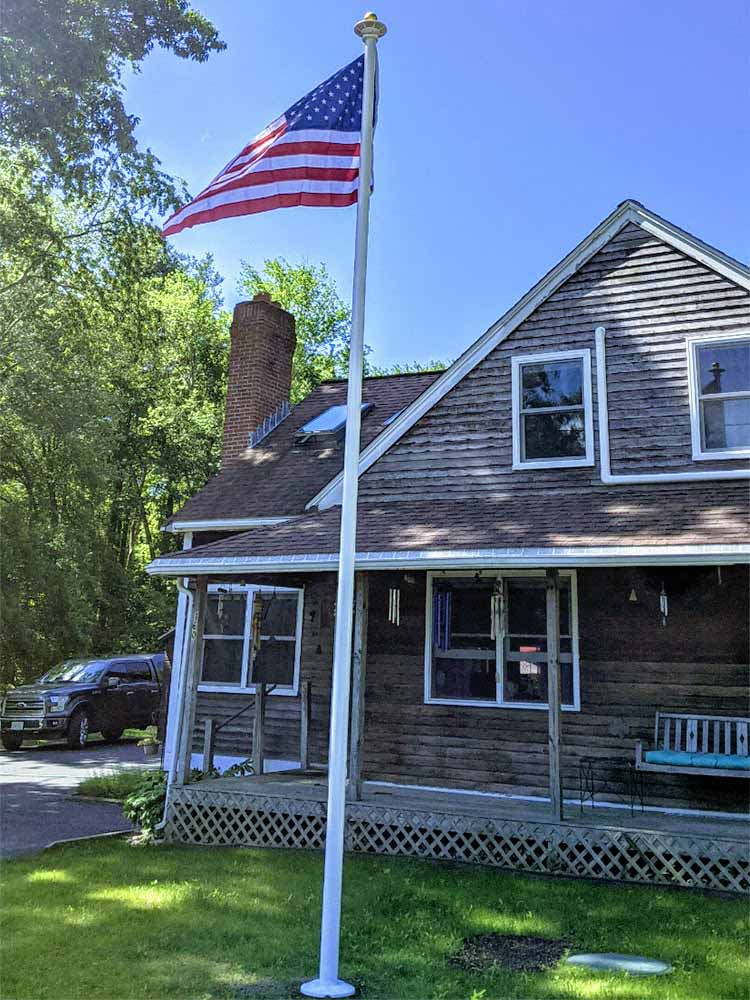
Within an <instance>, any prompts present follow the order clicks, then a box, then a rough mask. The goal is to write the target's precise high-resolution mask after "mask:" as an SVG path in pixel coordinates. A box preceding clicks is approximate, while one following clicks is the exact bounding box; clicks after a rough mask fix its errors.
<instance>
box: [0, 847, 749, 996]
mask: <svg viewBox="0 0 750 1000" xmlns="http://www.w3.org/2000/svg"><path fill="white" fill-rule="evenodd" d="M321 874H322V858H321V857H320V856H319V855H317V854H308V853H304V852H291V851H261V850H240V849H233V850H218V849H214V850H208V849H201V848H177V847H171V848H165V847H162V848H151V847H141V848H136V847H130V846H128V845H127V844H126V843H125V842H124V841H119V840H106V841H90V842H88V843H85V844H77V845H67V846H62V847H58V848H54V849H52V850H50V851H46V852H45V853H43V854H41V855H37V856H35V857H33V858H29V859H20V860H14V861H9V862H6V863H5V865H4V871H3V882H2V895H1V896H0V942H2V944H1V946H0V947H2V952H0V956H1V959H2V964H1V965H0V968H2V981H1V985H0V995H1V996H2V997H3V998H5V1000H10V998H12V1000H47V998H49V1000H60V998H64V1000H79V998H80V1000H83V998H85V1000H139V998H162V997H163V998H171V997H174V998H180V1000H188V998H195V1000H207V998H235V997H243V998H247V997H250V996H255V997H260V998H270V997H283V998H286V997H289V996H290V995H295V994H294V991H293V986H292V985H290V984H297V985H298V984H299V982H300V981H301V980H302V979H304V978H307V977H310V976H312V975H313V974H314V973H315V972H316V960H317V948H318V921H319V907H320V888H321ZM749 930H750V927H749V917H748V909H747V907H746V905H745V903H744V902H742V901H739V900H733V899H722V898H716V897H708V896H701V895H697V894H692V893H686V892H680V891H672V890H665V889H656V888H653V889H649V888H640V887H634V886H627V887H626V886H613V885H609V886H608V885H596V884H590V883H585V882H581V881H573V880H562V879H560V880H543V879H535V878H531V877H528V876H521V875H513V874H506V873H500V872H497V871H492V870H489V869H479V868H468V867H458V866H450V865H438V864H433V863H431V862H426V861H420V860H413V859H395V860H394V859H384V858H374V857H350V858H347V862H346V875H345V899H344V915H343V938H342V950H341V955H342V969H341V971H342V974H343V975H344V976H345V977H346V978H348V979H350V980H354V981H355V983H356V984H357V985H358V986H359V988H360V989H361V991H362V993H363V995H364V996H365V997H366V998H367V1000H376V998H388V1000H399V998H415V1000H416V998H434V1000H441V998H462V1000H468V998H473V1000H491V998H514V1000H516V998H543V1000H553V998H555V1000H556V998H571V997H580V998H595V1000H600V998H604V1000H614V998H617V1000H708V998H711V1000H735V998H745V997H746V996H747V982H748V978H747V977H748V971H750V970H749V969H748V961H747V955H748V947H747V946H748V932H749ZM493 931H495V932H499V933H514V934H516V933H522V934H535V935H540V936H543V937H558V938H565V939H567V940H569V941H571V942H572V943H573V944H574V945H575V946H577V947H579V948H582V949H586V950H600V951H622V952H629V953H633V954H645V955H649V956H652V957H657V958H662V959H665V960H667V961H668V962H671V963H672V964H673V965H674V967H675V971H674V972H673V973H672V974H671V975H669V976H665V977H657V978H648V979H636V978H628V977H627V976H624V975H622V974H612V973H591V972H586V971H584V970H580V969H573V968H570V967H565V966H560V967H559V968H557V969H553V970H551V971H548V972H544V973H536V974H531V973H507V972H502V971H497V970H495V971H490V972H485V973H468V972H463V971H461V970H460V969H457V968H455V967H453V966H451V965H449V964H448V962H447V959H448V957H449V956H450V955H452V954H453V953H455V952H456V950H457V949H458V948H459V947H460V946H461V943H462V940H463V939H464V938H465V937H467V936H470V935H473V934H479V933H488V932H493Z"/></svg>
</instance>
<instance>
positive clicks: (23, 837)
mask: <svg viewBox="0 0 750 1000" xmlns="http://www.w3.org/2000/svg"><path fill="white" fill-rule="evenodd" d="M146 766H153V764H150V763H149V764H148V765H147V763H146V761H145V760H144V757H143V751H142V750H141V748H140V747H137V746H136V745H135V743H118V744H114V745H113V744H107V743H92V744H90V745H89V746H87V747H86V749H85V750H67V749H61V747H60V746H59V745H57V744H47V745H44V746H40V747H35V748H34V749H29V750H19V751H17V752H15V753H6V752H0V857H4V858H12V857H18V856H19V855H21V854H33V853H34V852H35V851H40V850H41V849H42V848H43V847H47V846H48V845H49V844H51V843H53V842H54V841H56V840H67V839H68V838H71V837H86V836H89V835H91V834H95V833H110V832H115V831H127V830H132V825H131V824H130V823H129V822H128V821H127V820H126V819H125V817H124V816H123V815H122V809H121V807H120V805H119V803H113V802H87V801H83V802H81V801H77V800H76V799H75V798H73V797H72V796H73V793H74V792H75V790H76V788H77V787H78V783H79V782H80V781H83V779H84V778H88V777H91V776H92V775H96V774H101V773H102V772H106V771H111V770H112V769H113V768H119V767H138V768H144V767H146Z"/></svg>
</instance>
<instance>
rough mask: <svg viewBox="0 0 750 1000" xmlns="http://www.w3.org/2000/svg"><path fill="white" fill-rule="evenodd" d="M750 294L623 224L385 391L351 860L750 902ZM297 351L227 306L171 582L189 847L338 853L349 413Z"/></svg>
mask: <svg viewBox="0 0 750 1000" xmlns="http://www.w3.org/2000/svg"><path fill="white" fill-rule="evenodd" d="M749 292H750V272H749V271H748V269H747V268H746V267H745V266H743V265H742V264H739V263H738V262H736V261H735V260H733V259H731V258H729V257H727V256H726V255H724V254H722V253H721V252H719V251H718V250H715V249H714V248H712V247H710V246H707V245H706V244H705V243H703V242H701V241H700V240H698V239H696V238H695V237H694V236H692V235H690V234H688V233H686V232H684V231H683V230H681V229H678V228H677V227H676V226H674V225H672V224H671V223H669V222H667V221H665V220H663V219H661V218H659V217H658V216H656V215H654V214H653V213H651V212H649V211H647V210H646V209H645V208H643V206H641V205H640V204H638V203H636V202H632V201H628V202H624V203H623V204H622V205H620V206H619V207H618V208H617V209H616V210H615V211H614V212H613V213H612V214H611V215H610V216H609V217H608V218H607V219H605V220H604V222H602V223H601V225H599V226H598V227H597V228H596V229H595V230H594V231H593V232H592V233H591V234H590V235H589V236H587V237H586V239H584V240H583V242H582V243H580V244H579V245H578V246H577V247H576V248H575V249H574V250H573V251H572V252H571V253H570V254H569V255H568V256H567V257H566V258H565V259H564V260H562V261H561V262H560V263H559V264H557V265H556V266H555V267H554V268H553V269H552V270H551V271H550V272H549V273H548V274H547V275H545V276H544V277H543V278H542V279H541V280H540V281H539V282H538V283H537V284H536V285H535V286H534V287H533V288H532V289H531V290H530V291H529V292H528V293H527V294H526V295H525V296H524V297H523V298H522V299H521V300H520V301H519V302H518V303H516V305H514V306H513V307H512V308H511V309H509V310H508V312H506V313H505V314H504V315H503V316H502V317H501V318H500V319H499V320H498V321H497V322H496V323H495V324H493V326H492V327H490V329H489V330H487V332H486V333H484V334H483V335H482V336H481V337H480V338H479V339H478V340H476V341H475V342H474V343H473V344H472V345H471V346H469V347H468V348H467V349H466V350H465V351H464V353H463V354H461V356H460V357H459V358H458V360H457V361H456V362H455V363H454V364H453V365H451V367H450V368H448V369H447V370H446V371H443V372H432V373H420V374H409V375H396V376H387V377H383V378H368V379H366V380H365V383H364V396H363V400H364V401H363V411H362V450H361V459H360V508H359V522H358V536H357V561H356V565H357V571H358V574H357V595H356V607H355V636H354V639H355V641H354V657H353V703H352V717H351V730H352V740H351V743H352V746H351V760H350V776H349V799H350V802H349V807H348V808H349V811H348V832H347V838H348V840H347V843H348V846H349V848H350V849H352V850H362V851H376V852H385V853H413V854H421V855H427V856H430V857H446V858H453V859H454V860H464V861H472V860H473V861H480V862H482V863H489V864H496V865H502V866H511V867H518V868H523V869H526V870H538V871H555V872H562V873H566V874H585V875H593V876H595V877H603V878H621V879H631V880H644V879H645V880H651V881H669V882H677V883H681V884H690V885H702V886H706V887H714V888H716V887H721V888H729V889H743V888H745V889H746V888H748V886H750V876H749V875H748V855H749V854H750V851H748V832H749V831H750V827H748V825H747V821H748V812H747V798H748V777H749V776H750V756H749V751H748V729H749V728H750V726H749V723H748V715H749V714H750V713H749V712H748V693H749V687H748V659H749V657H748V645H749V637H748V606H749V592H748V561H749V560H748V557H749V556H750V544H749V539H750V535H749V529H750V507H749V502H748V501H749V499H750V498H749V494H748V479H749V477H750V470H749V467H748V458H749V457H750V295H749ZM293 350H294V322H293V319H292V317H291V316H289V315H288V314H287V313H285V312H284V311H283V310H281V309H280V308H279V307H278V306H277V305H275V304H274V303H273V302H270V301H268V300H265V299H262V298H256V299H255V300H254V301H252V302H249V303H242V304H240V305H238V306H237V308H236V310H235V316H234V322H233V325H232V336H231V355H230V376H229V379H230V381H229V392H228V398H227V413H226V426H225V437H224V450H223V455H222V464H221V469H220V471H219V473H218V475H217V476H216V477H215V478H214V479H212V480H211V481H210V482H209V483H208V484H207V485H206V486H205V488H204V489H203V490H201V491H200V492H199V493H198V494H197V495H196V496H195V497H193V498H192V499H191V500H190V501H189V502H188V503H187V505H186V506H185V507H184V509H183V510H182V511H180V512H179V514H177V515H176V516H175V517H174V519H173V520H172V522H171V524H170V525H169V529H170V530H172V531H174V532H178V533H180V534H181V535H182V538H183V551H181V552H179V553H176V554H174V555H171V556H165V557H163V558H161V559H158V560H156V562H154V563H153V564H152V566H151V567H150V571H151V572H153V573H158V574H163V575H168V576H173V577H177V578H179V580H180V581H181V582H180V588H181V596H180V601H179V607H178V616H177V642H176V653H175V664H174V668H175V669H174V671H173V677H172V690H171V701H170V707H171V712H170V726H169V731H168V747H167V750H168V760H169V763H170V767H171V783H170V792H169V801H168V807H167V824H166V830H167V834H168V836H170V837H171V838H173V839H175V840H179V841H187V842H197V843H243V844H268V845H279V846H282V845H287V846H304V847H319V846H321V844H322V841H323V838H324V830H325V782H326V776H325V767H326V755H327V750H326V748H327V740H328V710H329V700H330V683H331V665H332V638H333V621H334V616H335V613H336V608H335V593H336V563H337V547H338V529H339V502H340V485H341V467H342V461H343V438H342V430H343V425H344V419H345V411H344V402H345V391H346V385H345V383H342V382H326V383H323V384H322V385H320V386H319V387H318V388H317V389H315V390H314V391H313V392H312V393H310V395H309V396H308V397H307V398H306V399H304V400H303V401H302V402H301V403H299V404H298V405H297V406H295V407H293V408H291V409H290V407H289V406H288V395H289V387H290V377H291V357H292V352H293ZM248 757H252V759H253V761H254V765H255V772H256V773H255V774H246V775H244V776H236V775H235V776H231V777H219V778H206V779H204V780H202V781H200V782H195V783H191V782H190V781H189V768H190V766H191V763H192V766H198V767H200V766H202V765H203V764H205V765H206V766H208V764H209V763H214V764H215V765H217V766H218V767H219V769H220V770H221V769H223V768H225V767H226V766H227V765H229V764H232V763H235V762H238V761H244V760H245V759H247V758H248ZM261 772H262V773H261Z"/></svg>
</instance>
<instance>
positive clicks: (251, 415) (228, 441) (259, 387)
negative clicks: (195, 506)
mask: <svg viewBox="0 0 750 1000" xmlns="http://www.w3.org/2000/svg"><path fill="white" fill-rule="evenodd" d="M229 338H230V339H229V378H228V384H227V405H226V412H225V415H224V443H223V445H222V449H221V465H222V468H224V467H225V466H227V465H229V464H230V463H231V462H234V461H236V460H237V459H238V458H241V456H242V455H243V454H244V452H245V451H246V449H247V447H248V436H249V435H250V434H251V433H252V431H254V430H255V428H256V427H257V426H258V424H260V423H262V422H263V420H264V419H265V418H266V417H270V416H271V414H272V413H273V412H274V410H275V409H276V407H277V406H279V404H280V403H283V402H285V401H288V399H289V392H290V390H291V386H292V358H293V356H294V348H295V345H296V343H297V337H296V335H295V332H294V316H292V315H291V313H288V312H286V310H284V309H282V308H281V306H280V305H278V303H276V302H272V301H271V296H270V295H267V294H266V293H265V292H259V293H258V294H257V295H256V296H255V298H254V299H253V300H252V302H238V303H237V305H236V306H235V307H234V317H233V318H232V326H231V329H230V334H229Z"/></svg>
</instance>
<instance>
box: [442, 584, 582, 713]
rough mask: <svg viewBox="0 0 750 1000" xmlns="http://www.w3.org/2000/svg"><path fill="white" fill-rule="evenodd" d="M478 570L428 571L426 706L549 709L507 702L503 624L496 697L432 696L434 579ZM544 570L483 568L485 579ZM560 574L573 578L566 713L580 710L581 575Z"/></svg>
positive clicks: (498, 638)
mask: <svg viewBox="0 0 750 1000" xmlns="http://www.w3.org/2000/svg"><path fill="white" fill-rule="evenodd" d="M476 575H477V571H476V570H447V571H445V572H443V571H439V572H438V571H434V572H433V571H430V572H428V573H427V597H426V609H425V647H424V648H425V656H424V660H425V668H424V703H425V705H461V706H463V707H465V708H496V709H516V708H520V709H524V710H528V709H534V710H537V711H542V712H547V711H549V704H548V703H547V702H539V701H534V702H531V701H506V700H505V698H504V692H505V642H504V639H505V635H504V632H503V629H502V627H500V628H498V629H497V635H496V639H495V668H496V674H495V682H496V684H495V690H496V697H495V700H494V701H493V700H490V699H481V698H433V696H432V591H433V581H434V580H450V579H454V578H455V577H475V576H476ZM544 576H545V570H543V569H508V570H497V571H495V570H490V571H488V570H482V571H481V579H482V580H500V581H502V582H503V583H504V581H506V580H514V579H515V580H518V579H522V578H524V577H537V578H539V577H542V578H543V577H544ZM560 577H561V578H563V579H568V580H570V632H571V635H570V644H571V654H572V668H573V704H572V705H561V710H562V711H563V712H580V711H581V664H580V651H579V639H578V575H577V573H576V570H574V569H570V570H560Z"/></svg>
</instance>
